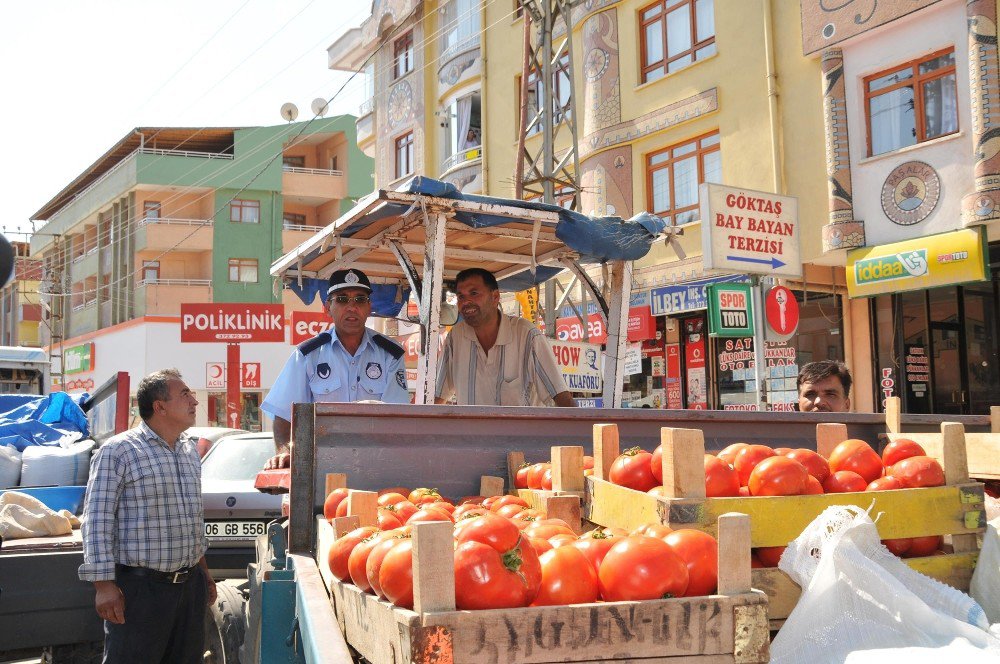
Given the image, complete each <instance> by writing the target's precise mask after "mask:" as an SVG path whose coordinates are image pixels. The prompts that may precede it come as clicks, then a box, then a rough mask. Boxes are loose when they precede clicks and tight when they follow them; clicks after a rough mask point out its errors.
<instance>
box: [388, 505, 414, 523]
mask: <svg viewBox="0 0 1000 664" xmlns="http://www.w3.org/2000/svg"><path fill="white" fill-rule="evenodd" d="M392 507H393V509H394V510H395V511H396V516H397V517H398V518H399V520H400V522H402V523H406V522H407V521H409V520H410V517H411V516H413V515H414V514H416V513H417V506H416V505H414V504H413V503H411V502H410V501H408V500H401V501H399V502H398V503H396V504H395V505H393V506H392Z"/></svg>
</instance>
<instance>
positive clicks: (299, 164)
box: [281, 157, 306, 168]
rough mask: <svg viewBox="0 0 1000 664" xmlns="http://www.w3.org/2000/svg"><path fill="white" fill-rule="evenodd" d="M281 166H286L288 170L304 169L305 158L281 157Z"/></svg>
mask: <svg viewBox="0 0 1000 664" xmlns="http://www.w3.org/2000/svg"><path fill="white" fill-rule="evenodd" d="M281 165H282V166H287V167H288V168H305V167H306V158H305V157H282V158H281Z"/></svg>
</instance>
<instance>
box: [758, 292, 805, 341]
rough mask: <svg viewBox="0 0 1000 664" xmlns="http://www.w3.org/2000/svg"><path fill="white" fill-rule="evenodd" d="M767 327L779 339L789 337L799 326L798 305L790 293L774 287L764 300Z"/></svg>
mask: <svg viewBox="0 0 1000 664" xmlns="http://www.w3.org/2000/svg"><path fill="white" fill-rule="evenodd" d="M764 314H765V318H766V320H767V326H768V327H769V328H771V329H772V330H773V331H774V333H775V335H777V336H779V337H790V336H792V335H793V334H795V329H796V328H797V327H798V326H799V303H798V301H797V300H796V299H795V295H794V294H793V293H792V291H790V290H788V289H787V288H785V287H784V286H775V287H774V288H772V289H771V290H769V291H767V296H766V297H765V298H764Z"/></svg>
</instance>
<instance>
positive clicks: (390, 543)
mask: <svg viewBox="0 0 1000 664" xmlns="http://www.w3.org/2000/svg"><path fill="white" fill-rule="evenodd" d="M401 539H406V538H405V537H404V536H402V535H396V536H393V537H386V538H384V539H382V541H380V542H379V543H378V544H376V545H375V548H374V549H372V551H371V553H369V554H368V562H366V563H365V576H366V577H368V585H369V586H370V587H371V589H372V592H373V593H375V594H376V595H378V596H379V597H381V598H382V599H385V594H383V593H382V586H380V585H379V582H378V574H379V571H381V569H382V561H383V560H385V556H386V554H387V553H389V550H390V549H392V547H394V546H396V545H397V544H399V540H401Z"/></svg>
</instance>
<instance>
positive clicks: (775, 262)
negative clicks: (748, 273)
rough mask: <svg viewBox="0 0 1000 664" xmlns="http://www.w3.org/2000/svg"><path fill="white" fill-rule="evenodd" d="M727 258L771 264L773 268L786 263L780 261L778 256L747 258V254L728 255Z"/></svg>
mask: <svg viewBox="0 0 1000 664" xmlns="http://www.w3.org/2000/svg"><path fill="white" fill-rule="evenodd" d="M726 260H729V261H743V262H745V263H760V264H762V265H770V266H771V269H777V268H779V267H782V266H784V265H785V263H784V262H782V261H779V260H778V259H777V258H747V257H746V256H726Z"/></svg>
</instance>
